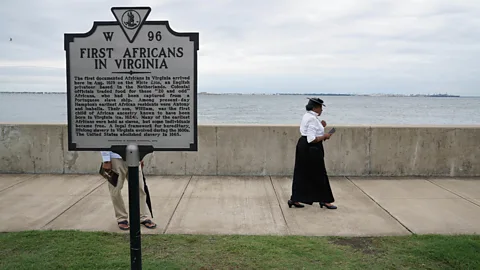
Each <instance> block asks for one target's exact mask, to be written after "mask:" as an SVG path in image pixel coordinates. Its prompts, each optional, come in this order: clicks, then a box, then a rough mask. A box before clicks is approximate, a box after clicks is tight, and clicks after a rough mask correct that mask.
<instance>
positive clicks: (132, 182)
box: [126, 144, 142, 270]
mask: <svg viewBox="0 0 480 270" xmlns="http://www.w3.org/2000/svg"><path fill="white" fill-rule="evenodd" d="M126 150H127V151H126V152H127V153H126V155H127V160H126V161H127V165H128V200H129V213H130V215H129V216H130V263H131V269H135V270H140V269H142V243H141V238H142V237H141V231H140V195H139V182H140V181H139V176H138V167H139V165H140V154H139V150H138V146H137V145H135V144H129V145H128V146H127V149H126Z"/></svg>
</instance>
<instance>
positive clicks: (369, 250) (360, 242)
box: [331, 237, 381, 255]
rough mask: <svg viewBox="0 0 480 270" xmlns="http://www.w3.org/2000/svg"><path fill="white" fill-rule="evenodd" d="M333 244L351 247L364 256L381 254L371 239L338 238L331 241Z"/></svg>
mask: <svg viewBox="0 0 480 270" xmlns="http://www.w3.org/2000/svg"><path fill="white" fill-rule="evenodd" d="M331 242H332V243H334V244H337V245H341V246H349V247H351V248H353V249H355V250H357V251H361V252H362V253H363V254H370V255H374V254H380V253H381V250H377V249H376V248H375V246H374V244H373V238H369V237H349V238H336V239H333V240H331Z"/></svg>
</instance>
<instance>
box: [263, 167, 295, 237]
mask: <svg viewBox="0 0 480 270" xmlns="http://www.w3.org/2000/svg"><path fill="white" fill-rule="evenodd" d="M268 177H269V178H270V184H271V185H272V188H273V192H274V193H275V197H276V198H277V203H278V207H280V212H281V213H282V217H283V221H285V225H286V226H287V233H288V234H290V226H288V222H287V218H285V213H284V212H283V208H282V206H281V205H280V199H279V198H278V193H277V189H275V185H274V184H273V180H272V176H271V175H269V176H268Z"/></svg>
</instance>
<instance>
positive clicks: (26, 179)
mask: <svg viewBox="0 0 480 270" xmlns="http://www.w3.org/2000/svg"><path fill="white" fill-rule="evenodd" d="M36 177H37V176H36V175H31V176H29V177H27V178H25V179H23V180H22V181H20V182H18V183H15V184H13V185H11V186H8V187H6V188H4V189H2V190H0V193H2V192H4V191H6V190H8V189H11V188H13V187H14V186H17V185H20V184H21V183H23V182H25V181H28V180H30V179H33V178H36Z"/></svg>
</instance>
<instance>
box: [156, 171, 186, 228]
mask: <svg viewBox="0 0 480 270" xmlns="http://www.w3.org/2000/svg"><path fill="white" fill-rule="evenodd" d="M192 178H193V175H191V176H190V179H188V183H187V184H186V185H185V188H184V189H183V192H182V195H181V196H180V199H178V202H177V205H175V209H173V212H172V215H171V216H170V218H169V219H168V222H167V225H165V228H164V229H163V232H162V234H166V233H167V229H168V226H170V223H171V222H172V219H173V216H174V215H175V213H176V212H177V208H178V206H179V205H180V202H181V201H182V199H183V195H185V191H187V188H188V186H190V182H191V181H192Z"/></svg>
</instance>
